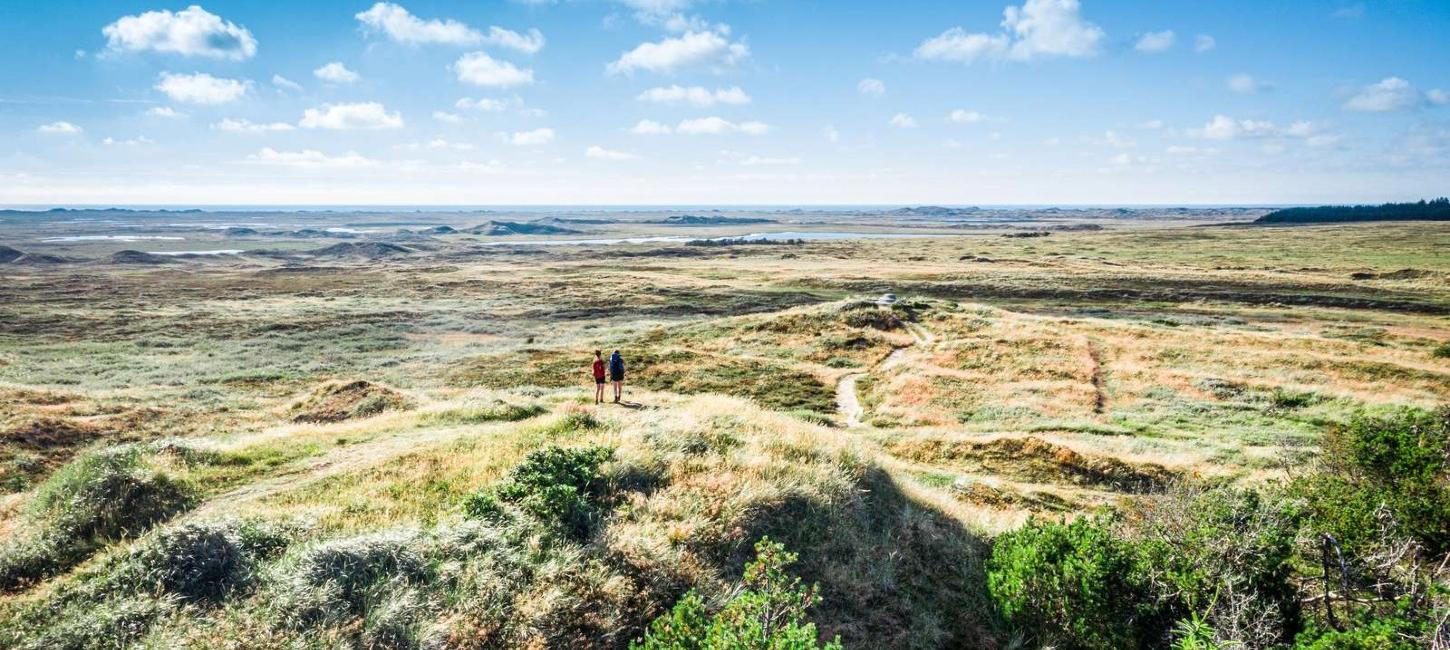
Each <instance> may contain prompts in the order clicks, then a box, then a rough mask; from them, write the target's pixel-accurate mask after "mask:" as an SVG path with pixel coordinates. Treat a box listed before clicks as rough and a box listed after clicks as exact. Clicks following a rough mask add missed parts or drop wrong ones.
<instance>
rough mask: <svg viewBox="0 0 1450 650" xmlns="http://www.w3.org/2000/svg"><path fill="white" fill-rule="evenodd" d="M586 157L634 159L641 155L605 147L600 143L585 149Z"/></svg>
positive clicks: (596, 158)
mask: <svg viewBox="0 0 1450 650" xmlns="http://www.w3.org/2000/svg"><path fill="white" fill-rule="evenodd" d="M584 157H585V158H593V159H595V160H634V159H636V158H639V156H636V155H634V154H632V153H629V152H626V151H615V150H613V149H605V148H604V147H600V146H598V145H595V146H591V147H589V148H588V149H585V150H584Z"/></svg>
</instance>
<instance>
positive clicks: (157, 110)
mask: <svg viewBox="0 0 1450 650" xmlns="http://www.w3.org/2000/svg"><path fill="white" fill-rule="evenodd" d="M146 114H147V115H149V116H151V117H161V118H165V119H168V120H179V119H181V118H183V117H186V113H183V112H181V111H178V110H176V109H174V108H172V107H170V106H153V107H151V108H150V109H149V110H147V111H146Z"/></svg>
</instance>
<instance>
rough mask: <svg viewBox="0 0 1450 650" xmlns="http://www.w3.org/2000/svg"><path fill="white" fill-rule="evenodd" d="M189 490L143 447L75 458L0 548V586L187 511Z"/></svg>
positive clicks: (61, 566)
mask: <svg viewBox="0 0 1450 650" xmlns="http://www.w3.org/2000/svg"><path fill="white" fill-rule="evenodd" d="M194 500H195V490H194V488H193V487H192V486H191V485H190V483H188V482H187V481H185V480H183V479H181V478H179V477H178V476H176V475H174V474H172V473H169V472H167V471H165V470H164V469H162V468H161V467H159V466H158V464H157V463H156V462H155V459H154V458H152V457H151V456H150V455H148V454H146V453H145V451H144V450H143V448H141V447H137V446H134V445H126V446H120V447H113V448H111V449H105V450H101V451H96V452H92V453H89V454H86V455H84V456H81V457H80V458H78V459H76V460H74V461H72V462H71V463H70V464H68V465H66V466H65V467H63V468H61V470H60V471H58V472H56V473H55V475H53V476H51V477H50V479H48V480H47V481H46V482H45V483H44V484H42V485H41V487H40V489H39V490H38V491H37V492H36V495H35V500H34V502H32V504H31V507H30V509H29V511H27V512H26V513H25V528H24V529H23V530H22V532H20V533H19V534H17V535H15V536H14V537H13V538H12V539H11V540H10V541H9V543H7V544H6V545H5V547H4V549H3V550H0V589H15V588H17V587H20V586H23V585H25V584H29V583H31V582H35V581H38V580H43V579H45V578H48V577H50V576H51V575H54V574H55V573H58V572H60V571H63V570H65V569H67V568H70V567H72V566H74V565H75V564H77V563H79V562H80V561H81V560H84V559H85V558H86V557H88V556H90V554H91V553H94V552H95V551H96V549H98V548H100V547H101V546H102V545H104V544H106V543H107V542H111V541H115V540H118V539H125V538H128V537H134V536H136V535H138V534H140V533H142V532H145V531H146V530H147V529H149V528H151V526H153V525H155V524H156V523H158V522H161V521H164V520H166V519H168V518H170V517H171V516H172V515H174V514H176V513H178V512H180V511H182V510H185V509H186V508H188V507H190V506H191V505H192V503H193V502H194Z"/></svg>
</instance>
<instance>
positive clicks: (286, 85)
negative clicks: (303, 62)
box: [272, 74, 302, 92]
mask: <svg viewBox="0 0 1450 650" xmlns="http://www.w3.org/2000/svg"><path fill="white" fill-rule="evenodd" d="M272 85H273V86H276V87H278V88H281V89H282V90H291V91H293V92H296V91H298V90H302V84H300V83H297V82H295V81H293V80H291V79H288V78H286V77H284V76H282V75H280V74H274V75H272Z"/></svg>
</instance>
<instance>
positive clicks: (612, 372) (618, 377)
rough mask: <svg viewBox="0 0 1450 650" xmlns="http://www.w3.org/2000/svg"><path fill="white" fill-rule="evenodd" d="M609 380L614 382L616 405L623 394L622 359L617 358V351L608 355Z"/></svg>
mask: <svg viewBox="0 0 1450 650" xmlns="http://www.w3.org/2000/svg"><path fill="white" fill-rule="evenodd" d="M609 380H610V381H612V382H614V403H615V404H618V403H619V398H620V396H621V395H622V394H623V393H624V357H622V356H619V350H615V351H614V354H611V355H609Z"/></svg>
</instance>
